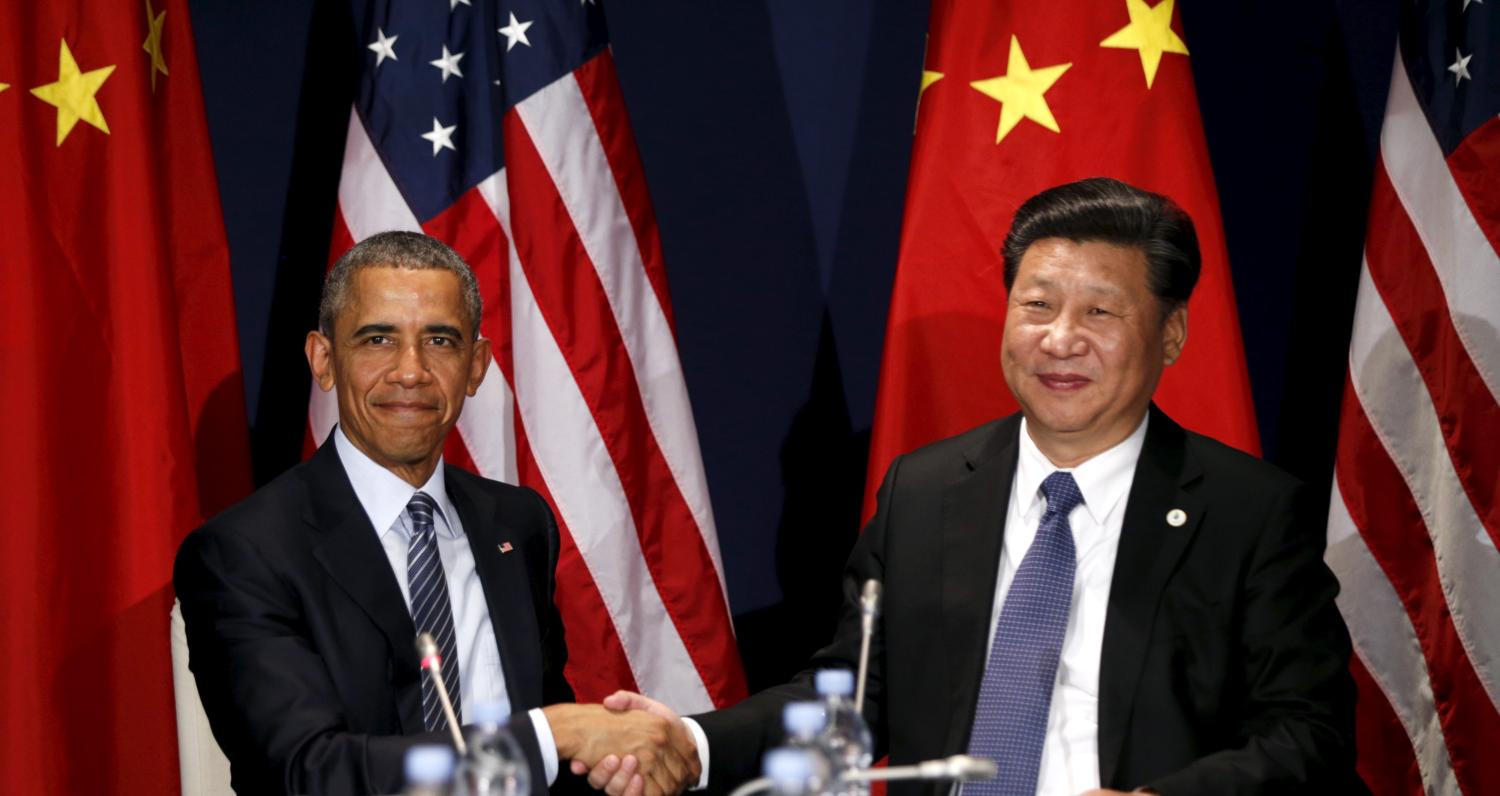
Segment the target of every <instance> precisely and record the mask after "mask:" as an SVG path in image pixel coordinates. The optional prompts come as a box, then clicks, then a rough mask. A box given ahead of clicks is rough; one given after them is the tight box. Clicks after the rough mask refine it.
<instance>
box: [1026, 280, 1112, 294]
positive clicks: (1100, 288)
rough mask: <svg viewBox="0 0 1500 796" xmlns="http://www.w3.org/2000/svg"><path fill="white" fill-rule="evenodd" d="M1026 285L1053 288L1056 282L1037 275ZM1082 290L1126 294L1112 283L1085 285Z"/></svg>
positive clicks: (1096, 292)
mask: <svg viewBox="0 0 1500 796" xmlns="http://www.w3.org/2000/svg"><path fill="white" fill-rule="evenodd" d="M1027 287H1038V288H1044V289H1045V288H1054V287H1057V283H1056V282H1054V281H1052V280H1051V279H1048V278H1046V277H1037V278H1034V279H1032V280H1031V283H1030V284H1029V285H1027ZM1084 290H1085V291H1087V292H1089V293H1094V294H1097V295H1105V296H1124V295H1126V291H1124V290H1121V289H1120V288H1118V287H1115V286H1114V285H1087V286H1085V288H1084Z"/></svg>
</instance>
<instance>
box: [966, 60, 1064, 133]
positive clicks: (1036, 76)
mask: <svg viewBox="0 0 1500 796" xmlns="http://www.w3.org/2000/svg"><path fill="white" fill-rule="evenodd" d="M1072 65H1073V64H1072V63H1066V64H1057V65H1056V66H1044V67H1041V68H1040V69H1032V68H1031V64H1030V63H1028V62H1027V60H1026V54H1025V53H1024V52H1022V51H1021V41H1020V39H1017V38H1016V37H1015V36H1014V35H1012V36H1011V37H1010V60H1009V63H1008V64H1007V65H1006V67H1005V74H1003V75H1000V76H998V77H992V78H989V79H987V80H975V81H974V82H972V83H970V84H969V85H970V86H973V87H974V90H975V91H978V92H979V93H981V94H983V95H985V96H986V97H989V98H990V99H993V100H995V101H997V102H999V103H1000V126H999V127H998V128H997V129H996V130H995V143H997V144H998V143H1000V141H1001V140H1003V139H1004V138H1005V136H1007V135H1009V134H1010V131H1011V130H1014V129H1016V125H1018V124H1020V123H1021V120H1022V119H1030V120H1032V121H1033V122H1036V123H1037V124H1040V125H1041V126H1043V127H1045V128H1047V129H1048V130H1051V131H1052V132H1054V133H1056V132H1061V130H1060V129H1059V128H1058V126H1057V119H1056V118H1054V117H1053V116H1052V108H1051V107H1050V106H1048V105H1047V97H1046V96H1045V95H1046V93H1047V91H1048V89H1051V88H1052V84H1053V83H1056V82H1057V79H1058V78H1060V77H1062V75H1063V73H1064V72H1066V71H1068V68H1069V67H1071V66H1072Z"/></svg>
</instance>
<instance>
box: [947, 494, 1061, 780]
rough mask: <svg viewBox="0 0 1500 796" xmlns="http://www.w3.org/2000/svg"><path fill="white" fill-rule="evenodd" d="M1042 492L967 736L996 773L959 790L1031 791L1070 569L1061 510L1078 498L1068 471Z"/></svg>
mask: <svg viewBox="0 0 1500 796" xmlns="http://www.w3.org/2000/svg"><path fill="white" fill-rule="evenodd" d="M1042 493H1043V494H1044V495H1046V496H1047V512H1046V513H1045V514H1043V515H1042V521H1041V524H1040V525H1039V526H1037V531H1036V539H1035V540H1033V541H1032V543H1031V549H1029V550H1027V551H1026V556H1025V558H1022V559H1021V566H1020V567H1018V568H1017V569H1016V576H1015V578H1014V579H1013V580H1012V581H1011V584H1010V591H1008V592H1006V594H1005V603H1004V606H1003V607H1002V608H1001V609H1000V621H999V622H998V623H997V624H996V626H995V641H994V644H992V645H991V646H990V659H989V663H988V665H987V666H985V669H984V680H983V681H982V682H981V683H980V684H979V704H978V707H977V708H976V709H975V712H974V728H973V731H972V732H971V733H970V736H969V754H971V755H973V756H975V757H983V758H988V759H990V760H994V761H995V762H996V764H998V766H999V769H1000V770H999V774H998V775H997V776H996V777H995V779H993V780H989V781H987V782H971V783H968V784H967V785H965V786H964V796H1035V794H1036V781H1037V773H1038V771H1039V770H1040V768H1041V764H1042V743H1043V741H1044V740H1045V739H1046V735H1047V713H1048V710H1049V709H1050V707H1051V705H1052V686H1053V684H1054V683H1055V682H1056V680H1057V661H1058V658H1059V657H1061V655H1062V645H1063V635H1064V634H1065V633H1066V631H1067V629H1068V608H1069V606H1070V605H1072V602H1073V573H1074V570H1075V569H1077V556H1076V554H1075V552H1074V548H1073V529H1072V526H1070V525H1069V524H1068V514H1069V513H1070V512H1071V511H1073V509H1074V508H1075V507H1077V506H1078V505H1079V504H1080V503H1082V502H1083V493H1082V492H1079V491H1078V484H1077V482H1075V481H1074V480H1073V476H1072V474H1071V473H1065V472H1061V471H1059V472H1055V473H1053V474H1052V475H1049V476H1047V479H1046V480H1045V481H1043V482H1042Z"/></svg>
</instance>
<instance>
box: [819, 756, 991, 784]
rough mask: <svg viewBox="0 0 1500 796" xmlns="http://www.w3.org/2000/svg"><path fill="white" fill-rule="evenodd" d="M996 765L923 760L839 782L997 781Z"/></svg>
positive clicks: (970, 760)
mask: <svg viewBox="0 0 1500 796" xmlns="http://www.w3.org/2000/svg"><path fill="white" fill-rule="evenodd" d="M996 770H997V769H996V766H995V761H993V760H986V759H984V758H982V757H970V756H969V755H954V756H952V757H945V758H942V759H939V760H924V761H922V762H921V763H917V764H915V765H910V766H892V767H890V768H868V769H864V770H861V771H848V772H845V773H844V775H843V776H841V777H840V778H839V779H841V780H843V781H845V782H874V781H876V780H925V779H951V780H954V781H956V782H973V781H975V780H982V779H994V778H995V772H996Z"/></svg>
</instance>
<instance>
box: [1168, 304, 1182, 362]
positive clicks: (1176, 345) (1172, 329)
mask: <svg viewBox="0 0 1500 796" xmlns="http://www.w3.org/2000/svg"><path fill="white" fill-rule="evenodd" d="M1187 334H1188V311H1187V305H1186V304H1184V305H1182V306H1181V307H1178V308H1177V309H1175V310H1172V312H1171V313H1170V314H1168V315H1167V320H1166V323H1164V324H1163V325H1162V351H1163V353H1164V354H1165V356H1166V364H1168V365H1170V364H1172V363H1173V362H1176V361H1177V358H1178V357H1180V356H1182V349H1184V348H1186V347H1187Z"/></svg>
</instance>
